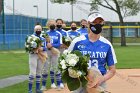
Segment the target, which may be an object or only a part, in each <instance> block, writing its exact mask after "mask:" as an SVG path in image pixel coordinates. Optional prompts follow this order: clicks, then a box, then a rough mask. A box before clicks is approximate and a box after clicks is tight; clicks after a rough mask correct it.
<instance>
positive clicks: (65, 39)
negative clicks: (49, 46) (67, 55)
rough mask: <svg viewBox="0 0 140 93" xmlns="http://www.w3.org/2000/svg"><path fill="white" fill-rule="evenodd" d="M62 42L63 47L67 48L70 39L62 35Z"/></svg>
mask: <svg viewBox="0 0 140 93" xmlns="http://www.w3.org/2000/svg"><path fill="white" fill-rule="evenodd" d="M62 42H63V47H64V48H68V47H69V46H70V44H71V42H72V39H71V38H70V37H67V36H63V37H62Z"/></svg>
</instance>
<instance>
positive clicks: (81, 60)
mask: <svg viewBox="0 0 140 93" xmlns="http://www.w3.org/2000/svg"><path fill="white" fill-rule="evenodd" d="M89 58H90V57H89V55H82V53H81V52H80V51H77V50H76V51H73V52H68V51H67V50H65V51H64V52H63V54H62V55H60V57H59V69H60V70H61V72H62V80H63V81H64V82H66V83H67V85H68V88H69V90H70V91H73V90H76V89H78V88H79V87H80V84H82V86H83V87H84V86H86V84H87V79H86V76H87V74H88V69H87V68H88V64H87V62H88V61H89Z"/></svg>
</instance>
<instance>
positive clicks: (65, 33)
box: [57, 29, 68, 37]
mask: <svg viewBox="0 0 140 93" xmlns="http://www.w3.org/2000/svg"><path fill="white" fill-rule="evenodd" d="M57 31H59V32H60V33H61V35H62V36H66V37H67V36H68V33H67V32H66V31H65V30H63V29H57Z"/></svg>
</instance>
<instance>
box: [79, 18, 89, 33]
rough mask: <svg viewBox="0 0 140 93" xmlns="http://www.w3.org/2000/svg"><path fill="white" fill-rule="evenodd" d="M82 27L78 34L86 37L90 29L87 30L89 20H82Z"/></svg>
mask: <svg viewBox="0 0 140 93" xmlns="http://www.w3.org/2000/svg"><path fill="white" fill-rule="evenodd" d="M80 25H81V27H80V28H79V29H77V32H79V33H80V35H86V34H88V31H87V30H88V29H87V20H85V19H82V20H81V24H80Z"/></svg>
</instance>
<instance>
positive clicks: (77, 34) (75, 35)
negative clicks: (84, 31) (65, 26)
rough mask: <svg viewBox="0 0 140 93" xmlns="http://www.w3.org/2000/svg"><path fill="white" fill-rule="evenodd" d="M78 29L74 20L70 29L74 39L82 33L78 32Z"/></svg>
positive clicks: (69, 34) (69, 32) (70, 35)
mask: <svg viewBox="0 0 140 93" xmlns="http://www.w3.org/2000/svg"><path fill="white" fill-rule="evenodd" d="M76 29H77V25H76V23H74V22H73V23H71V30H69V31H68V36H69V37H70V38H71V39H72V40H73V39H74V38H76V37H78V36H79V35H80V33H78V32H77V30H76Z"/></svg>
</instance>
